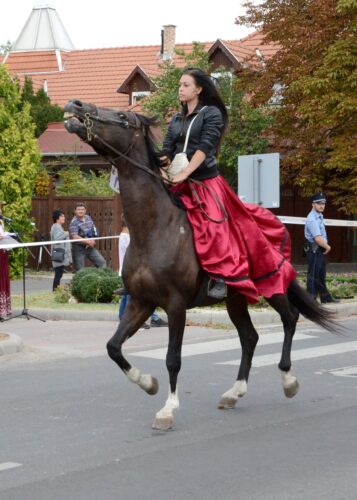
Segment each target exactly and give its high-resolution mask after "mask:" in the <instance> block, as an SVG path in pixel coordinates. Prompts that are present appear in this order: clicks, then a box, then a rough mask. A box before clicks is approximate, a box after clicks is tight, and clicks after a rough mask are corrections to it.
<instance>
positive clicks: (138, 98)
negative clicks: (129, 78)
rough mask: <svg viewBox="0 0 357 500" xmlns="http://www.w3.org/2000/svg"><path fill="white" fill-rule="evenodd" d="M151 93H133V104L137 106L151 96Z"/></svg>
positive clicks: (144, 91)
mask: <svg viewBox="0 0 357 500" xmlns="http://www.w3.org/2000/svg"><path fill="white" fill-rule="evenodd" d="M150 94H151V92H150V91H149V90H141V91H137V92H132V93H131V104H137V103H138V102H139V101H141V99H142V98H143V97H146V96H148V95H150Z"/></svg>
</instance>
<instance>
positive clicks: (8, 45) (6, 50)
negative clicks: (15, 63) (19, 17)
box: [0, 40, 12, 56]
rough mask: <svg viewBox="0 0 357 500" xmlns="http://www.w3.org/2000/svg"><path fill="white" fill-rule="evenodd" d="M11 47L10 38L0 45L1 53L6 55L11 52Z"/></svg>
mask: <svg viewBox="0 0 357 500" xmlns="http://www.w3.org/2000/svg"><path fill="white" fill-rule="evenodd" d="M11 47H12V43H11V42H10V40H8V41H7V42H6V43H4V44H2V45H0V55H2V56H6V54H7V53H9V52H10V50H11Z"/></svg>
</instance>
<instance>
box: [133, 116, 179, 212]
mask: <svg viewBox="0 0 357 500" xmlns="http://www.w3.org/2000/svg"><path fill="white" fill-rule="evenodd" d="M136 116H137V118H138V120H139V121H140V123H141V124H142V125H143V127H144V137H145V142H146V147H147V151H148V153H149V162H150V167H151V168H152V169H153V170H154V171H156V172H157V173H160V167H161V166H163V162H162V161H161V159H160V150H159V148H158V145H159V143H162V140H163V136H162V130H161V128H160V122H159V119H158V118H157V117H156V116H152V117H149V116H144V115H140V114H138V113H136ZM163 185H164V188H165V191H166V193H167V194H168V196H169V197H170V198H171V201H172V203H173V204H174V205H176V206H177V207H179V208H181V209H183V208H184V206H183V204H182V202H181V200H180V199H179V198H178V196H176V194H174V193H172V192H171V191H170V190H169V188H168V186H167V185H166V184H163Z"/></svg>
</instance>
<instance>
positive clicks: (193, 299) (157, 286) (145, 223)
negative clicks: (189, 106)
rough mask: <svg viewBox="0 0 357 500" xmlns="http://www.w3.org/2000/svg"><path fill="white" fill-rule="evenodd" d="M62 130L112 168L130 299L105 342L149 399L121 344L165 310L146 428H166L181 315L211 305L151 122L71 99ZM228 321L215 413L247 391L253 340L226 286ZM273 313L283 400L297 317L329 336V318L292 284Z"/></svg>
mask: <svg viewBox="0 0 357 500" xmlns="http://www.w3.org/2000/svg"><path fill="white" fill-rule="evenodd" d="M65 118H66V121H65V126H66V128H67V130H68V131H69V132H71V133H76V134H77V135H78V136H79V137H80V138H81V139H83V140H84V141H86V142H88V143H89V144H90V145H91V146H92V147H93V149H94V150H95V151H96V152H97V153H98V154H99V155H101V156H104V157H106V158H107V159H108V160H109V161H110V162H111V163H112V164H114V165H115V166H117V167H118V173H119V182H120V191H121V198H122V205H123V207H124V211H125V217H126V220H127V224H128V227H129V230H130V246H129V248H128V250H127V252H126V255H125V265H124V269H123V279H124V282H125V286H126V288H127V289H128V291H129V293H130V295H131V297H132V299H131V301H130V303H129V305H128V307H127V308H126V310H125V314H124V317H123V319H122V321H120V324H119V326H118V328H117V330H116V332H115V334H114V336H113V337H112V338H111V339H110V340H109V342H108V344H107V349H108V354H109V356H110V357H111V359H112V360H113V361H115V362H116V363H117V365H118V366H119V367H120V368H121V369H122V370H123V372H124V373H125V374H126V375H127V377H128V378H129V379H130V380H131V381H132V382H134V383H135V384H137V385H139V387H141V388H142V389H144V390H145V391H146V392H147V393H148V394H156V393H157V391H158V388H159V385H158V381H157V379H156V378H155V377H153V376H152V375H145V374H142V373H141V372H140V370H139V369H137V368H135V367H134V366H132V365H131V364H130V363H129V362H128V361H127V360H126V358H125V357H124V356H123V353H122V345H123V344H124V342H125V341H126V340H127V339H128V338H130V337H131V336H132V335H134V333H135V332H136V331H137V330H138V329H139V327H140V326H141V325H142V324H143V323H144V322H145V321H146V320H147V318H148V317H149V316H150V315H151V314H152V312H153V311H154V309H155V307H157V306H160V307H161V308H162V309H164V310H165V312H166V314H167V317H168V323H169V342H168V349H167V356H166V366H167V370H168V372H169V380H170V390H169V396H168V399H167V401H166V403H165V405H164V407H163V408H162V409H161V410H160V411H158V412H157V413H156V416H155V420H154V423H153V428H155V429H169V428H171V427H172V424H173V414H174V411H175V410H176V409H177V408H178V406H179V400H178V394H177V378H178V373H179V371H180V368H181V347H182V340H183V335H184V329H185V322H186V309H187V308H189V307H192V306H193V305H195V306H197V305H201V306H206V305H211V304H213V303H214V302H215V300H214V299H212V298H209V297H207V296H206V294H205V293H202V290H203V289H204V288H206V287H207V282H206V281H207V280H206V275H205V273H204V272H203V271H202V270H201V269H200V265H199V262H198V260H197V256H196V252H195V249H194V244H193V239H192V231H191V227H190V225H189V223H188V221H187V218H186V214H185V211H184V210H182V209H181V208H180V207H178V206H177V205H175V204H174V203H173V200H172V197H171V196H170V194H169V193H168V190H167V187H166V186H165V184H164V183H163V181H162V179H161V177H160V173H159V172H160V170H159V160H158V158H157V155H156V154H155V147H154V143H153V140H152V139H151V134H150V127H151V126H153V125H154V120H153V119H150V118H147V117H144V116H142V115H138V114H136V113H133V112H124V111H115V110H110V109H103V108H97V107H96V106H94V105H92V104H85V103H82V102H80V101H78V100H73V101H70V102H69V103H68V104H67V105H66V106H65ZM225 301H226V306H227V311H228V314H229V317H230V319H231V321H232V322H233V323H234V325H235V327H236V328H237V330H238V334H239V338H240V343H241V347H242V357H241V363H240V367H239V371H238V376H237V380H236V382H235V383H234V385H233V387H231V388H230V389H229V390H228V391H227V392H225V393H224V394H223V395H222V397H221V400H220V402H219V406H218V407H219V408H222V409H224V408H233V407H234V406H235V404H236V402H237V400H238V398H239V397H242V396H244V394H245V393H246V391H247V382H248V377H249V372H250V368H251V365H252V358H253V354H254V350H255V347H256V344H257V342H258V334H257V332H256V330H255V328H254V326H253V324H252V321H251V318H250V316H249V312H248V306H247V301H246V298H245V297H244V296H243V295H242V294H240V293H238V292H237V290H236V289H234V288H233V287H228V296H227V298H226V299H225ZM267 301H268V303H269V304H270V305H271V306H272V307H273V308H274V309H275V310H276V311H277V312H278V313H279V315H280V317H281V320H282V323H283V327H284V342H283V348H282V355H281V359H280V362H279V369H280V370H281V374H282V383H283V389H284V392H285V395H286V396H287V397H293V396H295V394H296V393H297V392H298V388H299V383H298V381H297V379H296V377H295V376H294V375H292V373H291V358H290V353H291V346H292V340H293V335H294V333H295V328H296V323H297V320H298V317H299V313H301V314H303V315H304V316H305V317H306V318H308V319H310V320H311V321H314V322H315V323H317V324H318V325H320V326H322V327H324V328H326V329H328V330H331V331H332V330H333V329H334V328H335V326H336V325H335V323H334V321H333V319H332V316H331V314H330V313H329V312H328V311H326V310H325V309H323V308H322V307H321V306H319V305H318V303H317V302H316V301H315V300H314V299H313V298H312V297H311V296H310V295H309V294H308V293H307V292H306V291H305V290H303V289H302V288H301V287H300V286H299V284H298V283H297V282H296V281H295V280H294V281H292V282H291V283H290V286H289V288H288V291H287V294H285V295H284V294H276V295H273V296H272V297H270V298H268V299H267Z"/></svg>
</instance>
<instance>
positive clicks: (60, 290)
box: [53, 283, 71, 304]
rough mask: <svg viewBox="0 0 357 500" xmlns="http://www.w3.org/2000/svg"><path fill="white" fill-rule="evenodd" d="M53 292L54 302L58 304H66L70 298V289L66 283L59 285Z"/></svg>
mask: <svg viewBox="0 0 357 500" xmlns="http://www.w3.org/2000/svg"><path fill="white" fill-rule="evenodd" d="M53 294H54V299H55V302H58V303H59V304H67V303H68V301H69V299H70V298H71V290H70V287H69V285H68V283H66V284H65V285H63V286H62V285H59V286H58V287H57V288H56V290H55V291H54V292H53Z"/></svg>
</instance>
